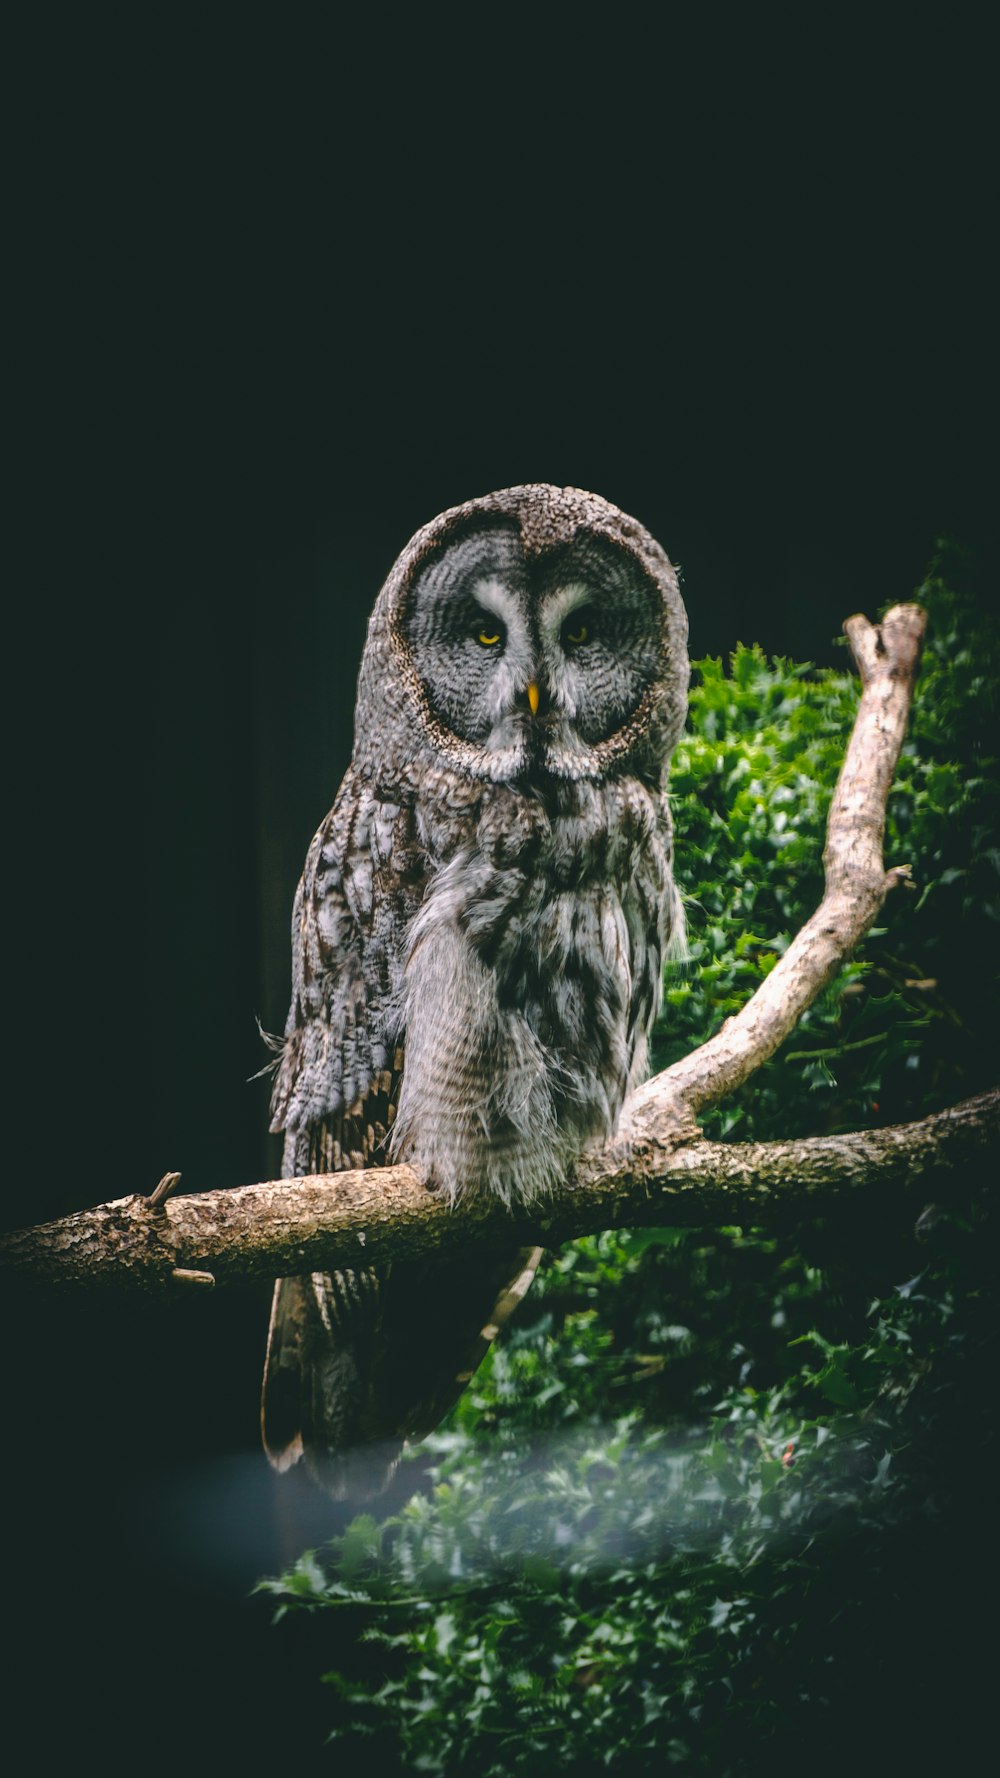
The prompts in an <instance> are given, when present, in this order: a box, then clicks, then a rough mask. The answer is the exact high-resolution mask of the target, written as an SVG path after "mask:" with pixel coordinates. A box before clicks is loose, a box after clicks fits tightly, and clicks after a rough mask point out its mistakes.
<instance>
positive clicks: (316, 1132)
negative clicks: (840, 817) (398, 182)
mask: <svg viewBox="0 0 1000 1778" xmlns="http://www.w3.org/2000/svg"><path fill="white" fill-rule="evenodd" d="M686 641H687V622H686V616H685V612H684V607H683V604H682V602H681V598H680V594H679V591H678V586H677V576H676V574H675V571H674V569H673V568H672V566H671V564H670V562H669V560H668V559H667V557H666V555H665V554H664V552H663V550H662V549H661V548H660V546H659V544H657V543H656V542H654V540H653V538H652V537H651V536H650V535H649V534H648V532H646V531H645V530H644V529H643V527H642V526H641V525H640V524H638V523H637V522H636V520H635V519H632V518H629V517H628V516H627V515H626V514H625V513H623V512H620V511H619V510H618V509H617V508H616V507H614V506H612V505H610V504H609V503H608V502H607V501H605V500H602V499H600V498H599V497H598V496H596V495H594V494H587V493H583V492H580V491H579V490H577V489H574V488H556V487H550V486H547V485H544V484H535V485H530V486H525V487H518V488H509V489H506V490H504V491H502V492H499V493H494V494H488V495H486V496H485V497H483V498H482V499H477V500H470V501H468V502H467V503H466V504H465V505H462V506H457V507H454V508H452V509H451V510H450V511H448V512H445V513H442V514H441V515H440V517H438V518H436V519H434V520H433V521H432V522H431V523H430V524H429V525H426V526H425V527H424V528H423V529H422V530H421V531H418V532H417V534H416V536H415V537H414V538H413V539H412V540H411V542H410V543H409V544H408V545H407V547H406V548H405V549H404V550H403V553H402V555H401V556H400V557H399V559H398V561H397V562H396V563H395V566H394V567H393V569H392V571H391V573H390V575H389V578H388V580H387V581H386V583H385V585H384V587H383V588H382V591H381V592H380V594H379V596H378V599H377V600H376V603H375V608H374V611H373V612H372V616H371V619H370V622H369V627H368V637H367V641H366V644H365V649H364V654H363V658H362V662H361V672H360V677H359V682H358V696H357V706H356V713H355V739H354V753H353V758H352V761H351V765H350V767H349V769H348V772H347V775H346V777H345V779H344V782H343V784H342V785H341V788H340V791H339V793H338V795H337V799H336V801H335V803H334V805H333V808H332V809H331V811H330V813H329V815H328V816H327V818H326V820H325V821H324V822H323V825H322V826H321V827H320V829H319V832H318V833H317V834H316V837H315V839H314V840H313V842H312V845H311V847H310V849H309V853H308V857H307V859H306V864H305V870H304V873H303V876H302V881H301V883H300V885H299V888H298V892H297V895H296V899H295V908H294V914H293V919H292V952H293V979H292V1000H291V1008H290V1010H289V1014H288V1021H287V1025H286V1028H285V1036H284V1040H283V1043H282V1047H281V1052H280V1060H279V1062H278V1064H277V1075H276V1082H275V1090H274V1098H273V1123H272V1128H273V1129H274V1130H280V1131H283V1132H284V1158H283V1172H284V1176H285V1177H291V1176H294V1175H299V1174H305V1173H332V1172H336V1171H337V1170H338V1169H343V1168H353V1167H375V1166H380V1165H384V1164H385V1163H386V1162H388V1161H405V1162H407V1163H408V1164H409V1165H410V1166H412V1167H413V1168H414V1169H415V1170H416V1172H417V1173H418V1175H419V1176H420V1177H421V1179H422V1180H423V1181H424V1183H425V1184H426V1185H427V1187H428V1188H429V1189H433V1190H437V1191H440V1192H443V1193H446V1194H447V1195H448V1197H449V1198H450V1199H452V1200H456V1199H458V1198H459V1197H461V1196H462V1195H463V1194H464V1193H469V1192H492V1193H495V1194H496V1195H497V1196H498V1197H499V1198H500V1199H501V1200H502V1201H503V1203H505V1204H507V1205H524V1204H530V1203H532V1202H534V1201H536V1200H538V1199H540V1198H543V1197H544V1194H545V1193H546V1192H547V1191H548V1190H549V1189H550V1188H551V1187H552V1186H553V1185H555V1184H556V1182H557V1181H560V1180H562V1179H563V1178H564V1177H565V1175H566V1173H567V1170H568V1169H569V1168H570V1167H571V1166H572V1163H573V1161H574V1159H575V1158H576V1157H577V1156H578V1155H579V1154H580V1152H581V1150H582V1149H583V1148H584V1146H585V1145H587V1144H590V1143H594V1142H601V1141H602V1140H605V1139H607V1138H608V1137H609V1136H610V1135H612V1134H613V1132H614V1130H615V1127H616V1124H617V1122H618V1119H619V1115H620V1112H621V1109H622V1105H623V1103H624V1100H625V1097H626V1094H627V1093H628V1092H629V1090H630V1088H631V1087H632V1086H634V1085H635V1084H636V1083H637V1082H638V1081H639V1080H640V1079H641V1078H642V1076H643V1074H644V1071H645V1068H646V1059H647V1041H648V1037H649V1032H650V1028H651V1026H652V1023H653V1020H654V1019H655V1017H656V1014H657V1010H658V1007H659V1003H660V984H661V974H662V965H663V959H664V954H665V952H666V950H667V948H668V947H669V946H670V945H671V944H672V943H676V941H677V938H678V935H679V934H680V933H681V932H682V929H683V928H682V915H681V907H680V900H679V896H678V893H677V890H676V888H675V885H674V880H673V875H672V870H671V862H672V845H671V825H670V815H669V810H668V806H667V799H666V796H665V793H664V780H665V776H666V771H667V765H668V761H669V757H670V753H671V750H672V748H673V745H674V743H675V741H676V739H677V736H678V734H679V732H680V729H681V726H682V724H683V721H684V715H685V710H686V704H687V681H688V663H687V654H686ZM540 1258H541V1250H540V1249H537V1248H534V1249H524V1248H520V1249H518V1248H516V1247H513V1246H505V1245H504V1244H503V1243H502V1242H501V1243H499V1244H498V1249H497V1251H488V1252H485V1253H484V1252H479V1251H477V1252H475V1253H473V1254H470V1255H469V1256H468V1257H467V1258H465V1259H462V1260H456V1259H455V1258H454V1257H452V1258H450V1259H448V1260H447V1261H444V1260H440V1261H435V1260H433V1259H429V1260H426V1261H419V1262H410V1263H406V1264H394V1265H391V1266H388V1265H387V1266H383V1267H376V1268H367V1267H364V1266H363V1265H362V1266H360V1267H358V1268H357V1269H354V1270H347V1269H345V1270H342V1271H337V1272H314V1273H312V1274H311V1275H310V1276H307V1277H294V1278H282V1279H279V1280H278V1282H277V1284H276V1286H275V1292H274V1303H273V1308H272V1313H271V1325H270V1333H269V1339H268V1349H267V1362H266V1367H265V1375H264V1390H263V1403H262V1424H263V1435H264V1445H265V1449H266V1450H267V1453H268V1455H269V1457H270V1459H271V1462H272V1463H273V1465H274V1466H275V1467H276V1468H277V1469H279V1470H284V1469H287V1468H288V1467H289V1466H290V1465H292V1464H294V1463H296V1462H297V1461H299V1460H300V1459H302V1460H304V1462H305V1464H306V1467H307V1469H308V1470H309V1472H310V1473H311V1474H312V1476H313V1477H314V1478H315V1479H316V1480H317V1481H318V1482H320V1484H321V1485H322V1486H324V1487H325V1488H327V1489H328V1491H329V1492H330V1493H331V1494H333V1495H334V1496H335V1497H343V1496H345V1495H350V1496H352V1497H354V1498H363V1497H365V1496H368V1495H371V1494H372V1493H375V1492H378V1491H379V1490H380V1489H381V1488H382V1487H383V1486H384V1485H385V1482H386V1480H387V1478H388V1476H389V1475H390V1474H391V1472H392V1469H393V1467H394V1465H395V1463H396V1461H397V1460H398V1457H399V1454H400V1451H401V1449H402V1446H403V1443H404V1442H405V1441H406V1440H407V1439H417V1438H419V1437H421V1436H422V1435H424V1434H426V1433H427V1432H428V1431H430V1430H431V1429H433V1427H434V1426H436V1425H437V1424H438V1422H439V1421H440V1419H441V1418H442V1416H443V1415H444V1414H445V1413H446V1412H447V1410H448V1408H449V1407H450V1406H451V1405H452V1403H453V1402H454V1401H455V1400H456V1399H457V1397H458V1396H459V1394H460V1393H461V1391H462V1389H463V1387H464V1386H465V1384H466V1383H467V1382H468V1380H469V1378H470V1376H471V1375H472V1373H473V1371H474V1370H475V1368H476V1366H477V1365H478V1363H479V1362H480V1360H481V1358H482V1357H483V1356H484V1354H485V1352H486V1351H487V1349H488V1347H489V1344H490V1341H491V1340H492V1339H493V1338H494V1337H495V1336H496V1333H497V1332H498V1330H499V1328H500V1327H501V1326H502V1325H503V1323H504V1322H505V1321H506V1319H507V1318H508V1317H509V1315H510V1314H511V1313H512V1312H513V1310H514V1309H515V1308H516V1306H517V1304H518V1303H519V1302H520V1301H521V1299H522V1298H523V1296H524V1294H525V1292H526V1291H527V1289H528V1288H529V1286H530V1284H531V1281H532V1278H533V1277H534V1274H535V1270H536V1268H537V1266H538V1263H539V1261H540Z"/></svg>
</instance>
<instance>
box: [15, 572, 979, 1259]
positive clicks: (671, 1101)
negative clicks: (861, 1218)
mask: <svg viewBox="0 0 1000 1778" xmlns="http://www.w3.org/2000/svg"><path fill="white" fill-rule="evenodd" d="M924 625H925V617H924V613H923V612H922V611H921V610H920V608H919V606H916V605H897V606H894V607H893V609H892V610H891V611H890V612H889V613H888V614H887V616H886V617H885V619H884V621H883V623H882V624H881V625H879V626H875V625H872V624H870V623H869V622H868V621H867V619H866V618H864V617H852V618H849V619H848V620H847V623H846V624H845V625H844V628H845V630H846V631H847V635H848V638H849V640H850V643H851V647H852V648H853V650H854V655H855V659H856V660H857V663H858V668H859V671H860V674H861V680H862V695H861V701H860V705H859V709H858V714H857V718H856V721H855V725H854V729H853V732H852V735H851V739H850V742H849V744H848V748H847V752H846V755H845V758H844V764H843V767H842V770H841V773H840V777H839V780H838V783H837V788H836V790H835V792H834V796H833V800H832V803H831V806H830V814H829V821H828V828H827V842H826V849H825V852H824V867H825V872H826V886H825V891H824V895H823V899H822V901H821V903H820V905H819V907H818V908H817V910H816V912H815V913H814V914H813V916H812V918H811V919H810V920H808V921H807V922H806V924H805V925H804V926H803V928H802V930H801V931H800V932H799V933H798V934H797V936H796V937H795V939H794V940H793V942H792V943H791V945H790V946H789V948H788V950H787V951H786V952H785V955H784V956H783V957H782V958H781V959H780V960H779V962H778V963H777V964H776V966H775V968H774V969H773V970H772V971H771V973H770V975H769V976H768V977H767V979H766V980H765V981H764V982H763V983H762V985H761V987H760V988H759V989H758V990H757V992H756V994H755V995H754V996H753V998H752V999H751V1000H750V1001H749V1002H748V1003H747V1005H746V1006H745V1007H744V1008H743V1010H742V1011H741V1012H740V1013H738V1014H737V1015H736V1016H735V1017H734V1018H731V1019H727V1021H726V1023H725V1024H724V1025H723V1027H722V1029H721V1031H719V1032H718V1033H717V1034H716V1035H715V1036H714V1037H713V1038H711V1039H710V1040H709V1042H707V1043H705V1044H702V1045H701V1047H700V1048H699V1049H697V1050H694V1051H693V1052H692V1054H691V1055H689V1056H686V1057H685V1058H684V1059H683V1061H681V1062H678V1063H675V1065H674V1066H673V1067H672V1068H669V1069H667V1070H665V1072H664V1073H662V1074H660V1075H658V1076H657V1077H656V1078H655V1079H654V1080H652V1081H650V1082H649V1083H648V1084H647V1085H646V1086H644V1087H642V1088H641V1089H640V1090H639V1091H638V1092H637V1093H636V1094H634V1095H633V1097H632V1099H631V1100H630V1101H629V1104H628V1106H627V1107H626V1116H625V1118H624V1120H623V1127H622V1133H621V1135H620V1136H619V1138H618V1139H617V1140H616V1142H615V1143H614V1144H612V1145H611V1146H609V1147H608V1148H605V1149H603V1150H602V1151H600V1152H595V1153H588V1154H586V1155H584V1156H583V1157H582V1158H581V1160H580V1161H579V1162H578V1164H577V1166H576V1168H575V1170H574V1174H573V1177H572V1178H571V1179H570V1180H568V1181H567V1182H566V1183H565V1184H564V1185H563V1186H562V1187H561V1188H560V1189H559V1190H558V1191H556V1192H554V1193H552V1194H551V1196H548V1197H546V1198H545V1199H544V1200H543V1201H541V1202H539V1203H538V1204H537V1205H535V1206H533V1207H532V1208H531V1209H530V1210H527V1209H524V1208H521V1209H515V1210H514V1211H513V1212H512V1211H510V1210H508V1209H505V1208H504V1207H503V1206H502V1205H499V1204H497V1203H496V1202H494V1201H493V1200H492V1199H488V1198H483V1197H475V1196H469V1197H467V1198H466V1199H465V1200H463V1201H462V1202H461V1203H459V1204H458V1205H455V1206H452V1205H451V1204H450V1203H449V1202H448V1201H447V1200H446V1199H444V1198H442V1197H440V1196H437V1195H435V1194H433V1193H431V1192H429V1191H428V1190H427V1189H426V1188H425V1187H424V1186H423V1185H422V1184H421V1182H420V1180H419V1179H418V1178H417V1177H416V1175H415V1174H414V1173H413V1172H411V1170H410V1169H409V1168H408V1167H383V1168H373V1169H370V1170H367V1171H359V1172H350V1173H339V1174H333V1175H327V1176H319V1177H310V1178H305V1179H283V1180H277V1181H273V1182H270V1183H268V1184H264V1185H250V1186H243V1187H241V1188H239V1189H238V1190H235V1191H224V1192H206V1193H203V1194H202V1195H200V1196H196V1197H184V1198H182V1197H176V1196H175V1197H170V1193H171V1192H172V1191H173V1189H174V1187H175V1186H176V1183H177V1176H176V1175H167V1177H166V1178H165V1179H164V1180H163V1181H161V1183H160V1186H159V1187H157V1189H156V1191H155V1192H154V1193H153V1196H152V1198H144V1197H138V1196H136V1197H131V1198H123V1199H120V1200H119V1201H118V1202H116V1203H112V1204H104V1205H100V1206H98V1208H97V1209H94V1210H86V1211H81V1212H79V1213H77V1214H76V1215H74V1216H68V1217H64V1218H63V1219H62V1220H61V1221H59V1222H55V1223H49V1224H46V1225H44V1226H42V1227H39V1228H35V1229H26V1230H21V1231H18V1232H15V1233H14V1234H10V1235H6V1236H4V1237H2V1239H0V1268H2V1269H4V1270H6V1271H8V1272H17V1273H18V1274H20V1275H22V1276H29V1277H32V1278H34V1279H36V1280H44V1281H45V1282H48V1283H57V1282H66V1283H69V1282H77V1283H85V1284H87V1285H96V1284H105V1285H110V1286H113V1287H114V1288H117V1289H129V1288H131V1289H137V1290H143V1291H150V1290H153V1291H155V1290H157V1289H163V1288H171V1289H173V1288H176V1286H177V1285H179V1284H181V1283H197V1284H201V1285H206V1284H210V1283H211V1282H212V1281H213V1279H217V1280H219V1281H220V1282H221V1281H230V1280H251V1279H255V1278H263V1277H272V1276H274V1275H275V1274H276V1273H277V1274H284V1273H294V1272H302V1271H309V1270H313V1269H320V1268H322V1269H324V1270H326V1269H330V1268H331V1267H332V1268H338V1267H340V1268H343V1267H346V1266H357V1265H358V1264H359V1263H361V1264H365V1265H369V1264H372V1263H375V1262H378V1263H380V1264H384V1263H386V1262H387V1261H390V1260H395V1259H415V1258H417V1257H419V1256H421V1255H424V1254H427V1253H431V1252H434V1253H442V1252H445V1251H461V1250H464V1249H465V1248H467V1247H468V1246H469V1245H470V1244H472V1243H475V1242H477V1241H488V1240H493V1239H496V1240H502V1241H503V1242H504V1243H505V1244H509V1243H510V1242H511V1241H512V1239H513V1240H522V1241H524V1242H525V1243H526V1244H527V1243H529V1242H530V1243H532V1244H534V1243H541V1244H542V1245H552V1244H554V1243H558V1242H561V1241H564V1240H568V1239H570V1238H572V1237H573V1236H575V1235H580V1234H586V1233H589V1232H592V1231H594V1230H598V1229H602V1228H606V1227H608V1226H609V1225H610V1224H612V1223H618V1224H619V1225H622V1226H624V1225H626V1224H630V1223H631V1224H636V1225H641V1224H647V1225H648V1224H655V1223H674V1224H676V1223H687V1224H692V1223H713V1222H734V1221H752V1222H755V1223H774V1222H775V1221H777V1220H787V1219H788V1218H789V1217H790V1216H794V1215H795V1214H796V1213H798V1214H801V1213H802V1211H803V1209H805V1208H808V1209H810V1210H814V1209H815V1208H817V1207H820V1206H822V1205H826V1204H827V1203H831V1202H833V1201H834V1200H837V1199H843V1198H845V1197H849V1196H850V1194H851V1193H853V1192H856V1191H858V1190H862V1189H863V1190H864V1192H865V1194H866V1200H865V1201H866V1205H867V1203H868V1202H869V1200H870V1197H871V1195H872V1194H874V1193H876V1192H882V1191H892V1190H905V1189H909V1190H910V1191H911V1192H912V1191H913V1190H915V1189H920V1190H922V1191H923V1190H925V1189H926V1181H927V1177H928V1175H929V1174H931V1173H940V1172H941V1171H942V1170H948V1169H952V1168H955V1167H959V1166H963V1165H964V1164H965V1163H966V1162H967V1161H968V1160H969V1159H970V1157H972V1156H974V1155H975V1154H977V1153H978V1152H980V1151H981V1150H982V1149H983V1148H984V1147H985V1146H986V1144H987V1143H988V1142H990V1141H991V1140H994V1139H995V1138H996V1134H997V1126H998V1122H1000V1091H997V1092H993V1093H988V1094H984V1095H981V1096H980V1097H979V1098H977V1099H970V1100H968V1101H967V1102H966V1103H965V1104H964V1105H960V1106H956V1107H955V1108H954V1109H953V1110H951V1111H946V1112H941V1113H939V1114H937V1115H936V1116H934V1117H930V1118H926V1119H924V1120H922V1121H921V1122H919V1123H914V1124H909V1125H904V1126H896V1127H894V1128H891V1129H885V1130H874V1131H864V1132H857V1133H854V1134H851V1135H844V1136H827V1137H820V1138H815V1139H812V1140H808V1141H801V1142H772V1143H751V1144H725V1143H718V1142H705V1141H701V1140H697V1137H698V1134H699V1132H698V1130H697V1125H696V1123H695V1114H696V1113H697V1111H698V1110H700V1109H701V1108H702V1107H704V1106H707V1105H711V1104H714V1103H715V1102H716V1101H717V1100H718V1099H720V1098H722V1097H723V1095H724V1094H726V1093H729V1092H732V1091H733V1089H734V1088H735V1087H737V1086H740V1085H741V1084H742V1083H743V1082H744V1081H745V1080H746V1079H747V1078H748V1077H749V1076H750V1075H751V1074H752V1073H753V1072H754V1070H755V1069H756V1068H759V1067H760V1065H761V1064H762V1063H763V1062H765V1061H766V1060H767V1058H768V1057H769V1056H771V1055H773V1053H774V1051H775V1050H776V1049H777V1048H778V1046H779V1044H780V1043H782V1042H783V1040H784V1038H785V1037H787V1035H788V1033H789V1032H790V1031H791V1030H792V1029H793V1027H794V1026H795V1024H796V1022H797V1020H798V1019H799V1018H800V1016H801V1014H802V1012H803V1011H804V1010H805V1008H806V1007H807V1006H808V1005H809V1004H810V1003H811V1002H812V1001H813V1000H814V999H815V997H816V995H817V994H818V993H819V992H820V990H821V988H822V987H823V986H824V985H825V984H826V983H827V982H828V981H829V980H830V978H831V976H832V975H833V974H834V972H835V971H836V969H837V968H838V966H839V965H840V963H841V962H842V960H843V959H844V957H845V956H846V955H847V954H848V953H849V951H850V950H851V949H852V948H853V946H854V945H855V944H856V943H857V942H858V940H859V938H860V937H861V936H862V934H863V933H864V932H865V931H866V930H867V928H868V927H869V926H870V924H871V922H872V920H873V919H874V917H875V915H876V914H877V912H878V910H879V908H880V907H881V905H882V902H883V900H884V898H885V896H886V894H887V893H888V891H889V889H891V888H892V887H894V885H895V884H897V883H899V882H900V881H901V880H902V879H904V878H905V876H906V874H907V867H906V866H905V865H896V866H894V867H893V869H891V870H889V871H886V869H885V866H884V863H883V858H882V841H883V834H884V828H885V808H886V800H887V797H888V792H889V786H890V784H891V782H892V775H893V771H894V769H895V765H896V761H897V759H898V757H899V750H900V747H901V745H902V741H903V736H904V733H905V729H906V718H907V713H908V710H909V703H910V697H911V694H912V688H913V681H914V677H915V674H916V669H917V663H918V660H919V655H920V645H921V640H922V637H923V631H924ZM168 1197H169V1202H168V1201H167V1200H168Z"/></svg>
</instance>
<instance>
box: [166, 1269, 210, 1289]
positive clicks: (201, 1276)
mask: <svg viewBox="0 0 1000 1778" xmlns="http://www.w3.org/2000/svg"><path fill="white" fill-rule="evenodd" d="M170 1277H171V1281H172V1282H173V1283H174V1284H200V1285H201V1286H202V1288H203V1289H207V1290H214V1289H215V1277H214V1275H213V1273H211V1272H195V1271H192V1269H191V1268H190V1267H189V1266H175V1267H174V1269H173V1271H172V1272H171V1274H170Z"/></svg>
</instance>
